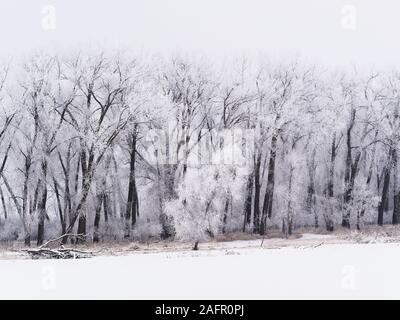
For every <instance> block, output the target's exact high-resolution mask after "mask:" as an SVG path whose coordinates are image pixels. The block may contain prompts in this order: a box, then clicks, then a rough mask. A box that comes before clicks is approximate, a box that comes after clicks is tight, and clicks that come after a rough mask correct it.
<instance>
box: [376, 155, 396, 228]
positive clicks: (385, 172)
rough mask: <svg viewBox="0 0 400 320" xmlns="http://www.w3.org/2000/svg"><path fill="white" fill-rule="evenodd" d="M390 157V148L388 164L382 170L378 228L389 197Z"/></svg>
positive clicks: (381, 224)
mask: <svg viewBox="0 0 400 320" xmlns="http://www.w3.org/2000/svg"><path fill="white" fill-rule="evenodd" d="M392 156H393V149H392V148H390V150H389V159H388V163H387V164H386V165H385V167H384V168H383V187H382V195H381V199H380V201H379V206H378V225H380V226H383V215H384V212H385V206H386V202H387V199H388V196H389V187H390V172H391V162H392Z"/></svg>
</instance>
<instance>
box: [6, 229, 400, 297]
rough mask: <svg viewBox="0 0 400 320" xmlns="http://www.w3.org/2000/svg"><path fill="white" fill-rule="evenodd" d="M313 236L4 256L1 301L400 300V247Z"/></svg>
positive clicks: (397, 244)
mask: <svg viewBox="0 0 400 320" xmlns="http://www.w3.org/2000/svg"><path fill="white" fill-rule="evenodd" d="M306 238H307V237H306ZM317 238H318V239H313V238H312V240H314V243H317V244H316V245H315V246H308V245H307V246H300V247H282V248H280V249H271V248H266V247H260V246H259V244H260V241H258V240H257V241H253V242H251V241H245V242H243V243H242V245H239V243H240V242H235V243H231V244H227V243H225V244H224V245H223V246H220V247H218V248H216V249H207V250H200V251H176V252H149V253H147V254H143V253H139V252H138V253H136V254H130V255H126V256H100V257H95V258H92V259H81V260H27V259H18V260H15V259H4V260H0V298H1V299H7V298H10V299H11V298H50V299H52V298H53V299H56V298H66V299H69V298H74V299H75V298H76V299H81V298H83V299H85V298H107V299H279V298H289V299H292V298H300V299H302V298H303V299H306V298H315V299H323V298H333V299H351V298H400V272H399V270H400V244H399V243H372V244H348V243H346V244H327V245H326V244H324V245H318V242H315V240H318V241H324V240H326V239H327V238H326V237H324V236H317ZM320 243H321V242H320ZM256 244H257V245H256Z"/></svg>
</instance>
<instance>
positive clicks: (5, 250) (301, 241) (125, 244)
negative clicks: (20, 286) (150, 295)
mask: <svg viewBox="0 0 400 320" xmlns="http://www.w3.org/2000/svg"><path fill="white" fill-rule="evenodd" d="M303 235H307V237H303ZM263 238H264V241H262V239H263ZM257 240H259V241H257ZM246 242H248V243H246ZM375 242H399V243H400V226H384V227H378V226H366V227H365V228H363V230H361V231H357V230H350V231H349V230H347V229H343V228H338V229H337V230H335V231H334V232H333V233H330V232H327V231H325V230H324V229H315V228H304V229H299V230H296V232H295V233H294V234H293V235H292V236H291V237H289V238H285V236H284V234H283V233H282V232H281V231H280V230H277V229H276V230H268V233H267V234H266V235H265V236H264V237H263V236H260V235H255V234H249V233H243V232H232V233H226V234H223V235H218V236H216V237H215V238H213V239H211V240H210V241H207V242H202V243H200V247H199V249H200V250H216V249H221V248H226V247H227V246H229V247H230V248H235V247H237V248H239V247H240V248H243V243H244V244H245V247H246V246H249V247H260V246H261V243H263V245H262V247H263V248H265V249H272V248H274V249H276V248H282V247H288V246H292V247H315V246H320V245H322V244H340V243H375ZM193 244H194V243H193V242H182V241H161V240H158V239H152V240H149V241H133V242H132V241H130V240H119V241H105V242H100V243H92V242H87V243H84V244H79V245H72V244H69V245H67V246H66V247H68V248H74V249H79V250H82V251H88V252H89V251H90V252H93V253H94V254H95V255H126V254H131V253H142V254H146V253H157V252H174V251H190V250H192V248H193ZM23 249H24V244H23V242H0V259H15V258H29V256H27V255H26V253H24V251H23Z"/></svg>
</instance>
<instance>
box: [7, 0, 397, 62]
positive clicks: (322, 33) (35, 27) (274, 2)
mask: <svg viewBox="0 0 400 320" xmlns="http://www.w3.org/2000/svg"><path fill="white" fill-rule="evenodd" d="M47 5H52V6H54V8H55V9H56V28H55V30H44V29H43V28H42V20H43V18H44V14H43V13H42V9H43V8H44V7H45V6H47ZM346 5H353V6H355V9H356V29H355V30H352V29H345V28H343V27H342V20H343V13H342V10H343V7H344V6H346ZM399 15H400V1H399V0H358V1H357V0H347V1H346V0H0V40H1V42H2V43H1V45H0V56H5V55H7V56H9V55H16V54H21V53H22V54H24V53H29V52H31V51H36V50H49V49H57V50H58V49H60V48H62V49H66V48H67V49H69V48H75V47H76V48H78V47H80V46H84V45H88V44H89V45H96V46H97V45H102V46H124V47H134V48H140V49H146V50H157V51H159V50H176V49H184V50H189V51H190V50H195V51H201V52H203V53H207V54H210V55H221V54H222V55H223V54H229V53H231V52H235V53H245V52H251V53H259V52H263V53H267V54H271V55H277V54H279V55H280V54H284V55H288V54H289V55H292V54H301V55H302V56H304V57H305V58H308V59H312V60H313V61H314V60H316V61H320V62H324V63H326V64H333V65H336V64H349V63H357V64H361V65H364V64H366V65H373V66H382V65H385V66H386V65H389V64H390V65H395V66H397V67H400V41H399V31H400V18H399Z"/></svg>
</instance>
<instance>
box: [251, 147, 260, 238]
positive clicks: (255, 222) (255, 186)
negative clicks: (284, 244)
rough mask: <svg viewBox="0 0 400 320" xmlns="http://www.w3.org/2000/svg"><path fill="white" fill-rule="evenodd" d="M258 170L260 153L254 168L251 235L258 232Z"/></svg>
mask: <svg viewBox="0 0 400 320" xmlns="http://www.w3.org/2000/svg"><path fill="white" fill-rule="evenodd" d="M260 168H261V152H260V151H259V152H258V155H257V160H256V163H255V168H254V213H253V233H259V232H260V195H261V183H260Z"/></svg>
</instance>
